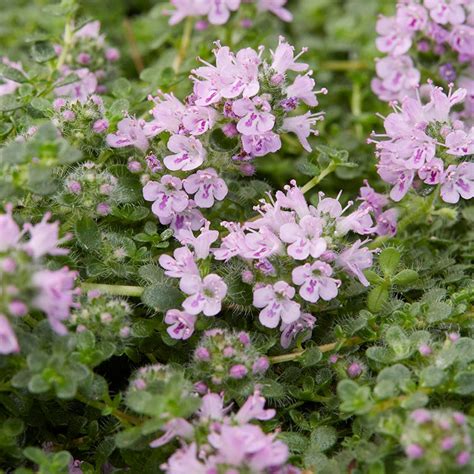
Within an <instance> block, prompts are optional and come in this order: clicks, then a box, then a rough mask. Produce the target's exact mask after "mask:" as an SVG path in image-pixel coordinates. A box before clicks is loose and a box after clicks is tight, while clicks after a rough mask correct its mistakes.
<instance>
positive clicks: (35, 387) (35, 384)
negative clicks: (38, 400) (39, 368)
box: [28, 374, 50, 393]
mask: <svg viewBox="0 0 474 474" xmlns="http://www.w3.org/2000/svg"><path fill="white" fill-rule="evenodd" d="M49 388H50V384H49V382H48V381H47V380H45V379H44V378H43V376H42V375H40V374H36V375H33V377H31V380H30V381H29V383H28V390H29V391H30V392H31V393H44V392H47V391H48V390H49Z"/></svg>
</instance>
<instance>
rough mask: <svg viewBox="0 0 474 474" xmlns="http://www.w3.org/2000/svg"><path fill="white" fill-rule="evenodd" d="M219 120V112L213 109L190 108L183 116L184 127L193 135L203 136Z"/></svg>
mask: <svg viewBox="0 0 474 474" xmlns="http://www.w3.org/2000/svg"><path fill="white" fill-rule="evenodd" d="M216 120H217V112H216V110H215V109H213V108H211V107H199V106H197V105H195V106H193V107H188V108H187V109H186V112H185V114H184V116H183V126H184V128H185V129H186V130H187V131H188V132H189V133H190V134H191V135H202V134H203V133H206V132H207V131H208V130H210V129H211V128H212V127H213V126H214V124H215V123H216Z"/></svg>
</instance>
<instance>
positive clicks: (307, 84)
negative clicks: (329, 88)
mask: <svg viewBox="0 0 474 474" xmlns="http://www.w3.org/2000/svg"><path fill="white" fill-rule="evenodd" d="M311 74H312V71H310V72H308V73H307V74H305V75H304V76H296V79H295V80H294V82H293V84H291V85H290V86H288V87H287V88H286V96H287V97H289V98H290V97H294V98H296V99H298V100H302V101H303V102H304V103H305V104H306V105H309V106H310V107H316V106H317V105H318V99H317V98H316V92H315V91H314V85H315V82H314V79H313V78H312V77H311ZM325 91H326V89H323V90H322V91H321V92H325Z"/></svg>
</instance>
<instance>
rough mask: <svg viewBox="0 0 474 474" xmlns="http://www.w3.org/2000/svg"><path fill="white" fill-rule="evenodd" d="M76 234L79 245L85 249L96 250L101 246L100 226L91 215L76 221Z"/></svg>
mask: <svg viewBox="0 0 474 474" xmlns="http://www.w3.org/2000/svg"><path fill="white" fill-rule="evenodd" d="M74 235H75V236H76V238H77V241H78V242H79V245H80V246H81V247H83V248H84V249H85V250H96V249H98V248H99V247H100V244H101V239H100V232H99V228H98V227H97V224H96V223H95V222H94V220H93V219H91V218H90V217H83V218H82V219H80V220H79V221H77V222H76V223H75V225H74Z"/></svg>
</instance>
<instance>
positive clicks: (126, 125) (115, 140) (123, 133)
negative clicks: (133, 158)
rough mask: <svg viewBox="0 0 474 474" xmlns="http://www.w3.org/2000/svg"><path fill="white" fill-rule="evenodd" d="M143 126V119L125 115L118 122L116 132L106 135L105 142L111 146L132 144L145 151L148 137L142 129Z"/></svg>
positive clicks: (120, 146) (121, 146)
mask: <svg viewBox="0 0 474 474" xmlns="http://www.w3.org/2000/svg"><path fill="white" fill-rule="evenodd" d="M143 126H144V121H143V120H137V119H134V118H131V117H126V118H124V119H122V120H121V121H120V122H119V123H118V125H117V132H116V133H109V134H108V135H107V144H108V145H109V146H111V147H112V148H123V147H126V146H134V147H136V148H138V149H139V150H141V151H145V150H146V149H147V148H148V139H147V137H146V135H145V132H144V131H143Z"/></svg>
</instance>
